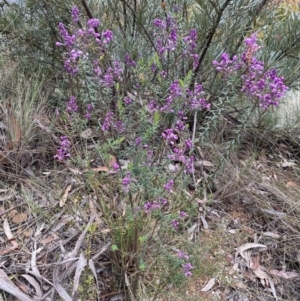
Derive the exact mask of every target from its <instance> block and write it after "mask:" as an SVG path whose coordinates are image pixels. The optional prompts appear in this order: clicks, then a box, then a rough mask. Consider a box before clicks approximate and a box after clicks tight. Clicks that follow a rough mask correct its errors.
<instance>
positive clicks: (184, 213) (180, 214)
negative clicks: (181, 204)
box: [179, 211, 187, 218]
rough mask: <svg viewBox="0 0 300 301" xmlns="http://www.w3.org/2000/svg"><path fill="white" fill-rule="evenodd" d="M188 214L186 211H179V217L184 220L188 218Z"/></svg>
mask: <svg viewBox="0 0 300 301" xmlns="http://www.w3.org/2000/svg"><path fill="white" fill-rule="evenodd" d="M186 215H187V214H186V212H184V211H179V217H181V218H184V217H186Z"/></svg>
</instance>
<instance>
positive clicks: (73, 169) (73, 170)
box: [69, 167, 82, 175]
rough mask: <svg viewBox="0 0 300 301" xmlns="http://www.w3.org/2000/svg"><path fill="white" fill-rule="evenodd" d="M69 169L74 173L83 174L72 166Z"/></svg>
mask: <svg viewBox="0 0 300 301" xmlns="http://www.w3.org/2000/svg"><path fill="white" fill-rule="evenodd" d="M69 170H70V171H71V172H72V173H73V174H74V175H82V172H81V171H80V170H79V169H77V168H71V167H69Z"/></svg>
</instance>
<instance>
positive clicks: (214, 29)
mask: <svg viewBox="0 0 300 301" xmlns="http://www.w3.org/2000/svg"><path fill="white" fill-rule="evenodd" d="M230 2H231V0H226V1H225V3H224V4H223V6H222V7H221V8H220V10H219V11H218V15H217V19H216V22H215V24H214V25H213V27H212V28H211V30H210V31H209V33H208V34H207V36H206V38H205V39H206V42H205V44H204V49H203V51H202V53H201V56H200V58H199V62H198V65H197V67H196V69H195V71H194V74H193V77H192V81H191V83H190V89H192V88H193V87H194V85H195V81H196V77H197V74H198V73H199V71H200V67H201V65H202V62H203V60H204V57H205V55H206V53H207V50H208V48H209V46H210V44H211V42H212V39H213V37H214V35H215V33H216V31H217V28H218V26H219V23H220V21H221V18H222V15H223V13H224V11H225V9H226V7H227V6H228V5H229V3H230Z"/></svg>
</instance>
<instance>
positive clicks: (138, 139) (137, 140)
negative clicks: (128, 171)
mask: <svg viewBox="0 0 300 301" xmlns="http://www.w3.org/2000/svg"><path fill="white" fill-rule="evenodd" d="M141 142H142V139H141V137H137V138H136V139H135V144H136V146H138V145H140V144H141Z"/></svg>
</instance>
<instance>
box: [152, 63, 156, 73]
mask: <svg viewBox="0 0 300 301" xmlns="http://www.w3.org/2000/svg"><path fill="white" fill-rule="evenodd" d="M156 70H157V65H156V64H154V63H153V64H152V65H151V71H152V73H154V72H155V71H156Z"/></svg>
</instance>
